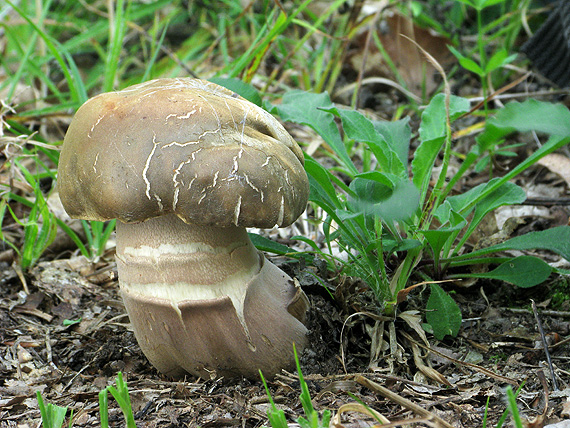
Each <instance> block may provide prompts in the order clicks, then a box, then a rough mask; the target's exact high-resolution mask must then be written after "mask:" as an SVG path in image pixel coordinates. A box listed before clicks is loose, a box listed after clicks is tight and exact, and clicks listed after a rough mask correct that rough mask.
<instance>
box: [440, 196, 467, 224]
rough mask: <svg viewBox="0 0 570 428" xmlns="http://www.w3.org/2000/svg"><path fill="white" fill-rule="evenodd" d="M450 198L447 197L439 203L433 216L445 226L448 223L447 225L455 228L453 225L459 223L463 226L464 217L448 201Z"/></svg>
mask: <svg viewBox="0 0 570 428" xmlns="http://www.w3.org/2000/svg"><path fill="white" fill-rule="evenodd" d="M448 199H450V198H447V199H446V200H445V201H444V202H443V204H441V205H440V206H439V207H437V209H436V210H435V213H434V216H435V218H437V219H438V221H439V222H440V224H441V225H442V226H446V225H447V224H449V226H448V227H452V228H455V226H458V225H461V227H464V226H465V217H463V216H462V215H461V214H459V213H457V211H455V210H454V209H453V207H452V205H451V203H450V202H449V200H448Z"/></svg>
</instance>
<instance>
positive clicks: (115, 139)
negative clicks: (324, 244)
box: [58, 78, 309, 228]
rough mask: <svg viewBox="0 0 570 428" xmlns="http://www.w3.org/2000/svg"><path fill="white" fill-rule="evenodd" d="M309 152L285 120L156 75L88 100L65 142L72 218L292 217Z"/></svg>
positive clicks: (206, 220) (62, 189)
mask: <svg viewBox="0 0 570 428" xmlns="http://www.w3.org/2000/svg"><path fill="white" fill-rule="evenodd" d="M303 163H304V161H303V153H302V151H301V149H300V148H299V146H298V145H297V143H296V142H295V141H294V140H293V138H292V137H291V136H290V135H289V134H288V133H287V131H286V130H285V129H284V128H283V126H281V124H280V123H279V122H278V121H277V120H276V119H275V118H274V117H273V116H272V115H271V114H269V113H267V112H266V111H265V110H263V109H261V108H260V107H258V106H256V105H254V104H252V103H250V102H249V101H246V100H244V99H243V98H241V97H239V96H238V95H237V94H235V93H233V92H232V91H230V90H228V89H226V88H224V87H222V86H219V85H216V84H213V83H210V82H207V81H204V80H199V79H190V78H179V79H157V80H152V81H149V82H145V83H141V84H138V85H134V86H130V87H128V88H126V89H124V90H122V91H118V92H109V93H104V94H101V95H98V96H96V97H93V98H91V99H90V100H88V101H87V102H86V103H85V104H83V106H81V108H80V109H79V110H78V111H77V113H76V114H75V116H74V118H73V120H72V122H71V124H70V126H69V129H68V131H67V134H66V136H65V139H64V142H63V148H62V152H61V156H60V161H59V170H58V188H59V193H60V198H61V201H62V203H63V205H64V207H65V209H66V211H67V212H68V214H69V215H70V216H71V217H75V218H82V219H87V220H110V219H113V218H116V219H119V220H121V221H123V222H127V223H129V222H141V221H144V220H146V219H148V218H152V217H158V216H160V215H163V214H167V213H174V214H176V215H177V216H178V217H180V218H181V219H182V220H183V221H185V222H187V223H195V224H202V225H210V226H218V227H225V226H229V225H236V226H242V227H265V228H268V227H273V226H275V225H277V226H287V225H289V224H291V223H292V222H293V221H295V219H297V217H299V215H301V213H302V212H303V211H304V210H305V206H306V204H307V199H308V196H309V184H308V180H307V175H306V173H305V170H304V169H303Z"/></svg>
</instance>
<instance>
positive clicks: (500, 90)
mask: <svg viewBox="0 0 570 428" xmlns="http://www.w3.org/2000/svg"><path fill="white" fill-rule="evenodd" d="M531 74H532V73H531V72H528V73H526V74H524V75H522V76H521V77H519V78H518V79H517V80H515V81H513V82H511V83H509V84H507V85H505V86H503V87H502V88H499V89H497V90H496V91H495V92H493V93H492V94H490V95H489V96H488V97H487V98H485V99H483V100H482V101H480V102H479V103H477V104H476V105H475V106H473V107H471V110H469V111H468V112H467V113H463V114H462V115H461V116H460V117H459V118H460V119H461V118H463V117H465V116H469V115H470V114H472V113H473V112H475V111H477V110H479V109H480V108H481V107H482V106H484V105H485V103H487V102H489V101H491V100H492V99H494V98H496V97H497V96H498V95H500V94H502V93H503V92H506V91H508V90H509V89H511V88H513V87H515V86H516V85H518V84H519V83H521V82H523V81H525V80H526V79H527V78H528V76H530V75H531Z"/></svg>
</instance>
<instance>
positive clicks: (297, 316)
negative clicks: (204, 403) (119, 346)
mask: <svg viewBox="0 0 570 428" xmlns="http://www.w3.org/2000/svg"><path fill="white" fill-rule="evenodd" d="M117 267H118V271H119V281H120V285H121V292H122V294H123V299H124V301H125V306H126V308H127V311H128V312H129V316H130V319H131V323H132V325H133V329H134V331H135V335H136V336H137V339H138V341H139V344H140V345H141V349H142V350H143V352H144V353H145V354H146V355H147V357H148V358H149V360H151V362H152V363H153V365H155V366H156V367H157V368H158V369H159V370H161V371H163V372H165V373H167V374H172V375H182V374H183V373H184V372H190V373H194V374H198V375H202V376H204V374H205V373H211V372H216V373H217V374H218V375H220V374H221V375H225V376H234V375H235V374H242V375H245V376H249V377H254V376H257V369H262V370H263V371H264V373H266V374H267V375H271V374H273V373H274V372H276V371H277V370H279V368H280V367H284V366H288V365H290V363H291V362H292V361H293V360H292V352H291V351H292V342H295V343H296V344H297V346H298V347H302V346H303V344H304V342H305V341H306V337H305V335H306V329H305V327H304V326H303V324H302V322H303V320H304V313H305V311H306V309H307V301H306V297H305V296H304V294H303V292H302V291H301V290H300V289H299V288H297V287H295V286H294V284H293V281H292V280H291V278H289V277H288V276H287V275H285V274H284V273H283V272H282V271H281V270H279V269H278V268H277V267H275V266H274V265H273V264H271V263H270V262H268V261H267V260H265V258H264V257H263V255H262V254H261V253H259V252H258V251H257V249H256V248H255V247H254V245H253V244H252V243H251V241H250V240H249V237H248V236H247V232H246V230H245V229H244V228H238V227H228V228H216V227H206V226H196V225H189V224H186V223H184V222H183V221H181V220H180V219H179V218H178V217H176V216H175V215H167V216H163V217H157V218H154V219H150V220H148V221H145V222H143V223H140V224H124V223H117Z"/></svg>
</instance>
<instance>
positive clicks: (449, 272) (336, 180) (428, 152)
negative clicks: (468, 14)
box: [270, 91, 570, 313]
mask: <svg viewBox="0 0 570 428" xmlns="http://www.w3.org/2000/svg"><path fill="white" fill-rule="evenodd" d="M270 109H271V111H272V112H274V113H277V114H278V115H280V116H281V117H282V118H283V119H284V120H288V121H292V122H297V123H302V124H305V125H308V126H310V127H311V128H313V129H314V130H315V131H316V132H317V133H318V134H319V135H320V136H321V137H322V138H323V139H324V141H325V142H326V143H327V145H328V147H329V148H330V153H331V154H330V156H331V158H332V159H333V160H334V162H335V164H336V165H335V166H334V167H333V168H330V169H326V168H324V167H323V166H322V165H321V164H320V163H318V162H317V161H315V160H314V159H312V158H310V157H308V156H307V159H306V170H307V172H308V174H309V179H310V184H311V201H312V202H313V203H314V204H315V205H316V206H318V207H319V208H320V209H322V211H323V212H324V218H323V232H324V235H325V238H326V243H327V247H328V252H326V253H325V252H323V251H321V250H320V249H319V247H318V245H317V244H316V243H314V242H312V241H311V240H309V239H307V238H306V237H296V238H297V239H299V240H303V241H305V242H307V243H308V244H309V245H311V246H312V247H313V248H314V250H315V251H316V252H318V253H320V254H321V256H323V257H325V258H326V259H327V260H328V261H329V263H330V265H331V268H333V269H334V268H335V257H333V248H332V245H333V242H336V243H337V245H338V247H339V248H340V250H341V251H342V252H343V253H344V255H345V257H346V258H347V259H348V260H347V261H342V260H340V259H336V261H337V263H340V266H341V267H342V269H343V271H344V272H346V273H349V274H352V275H356V276H359V277H361V278H363V279H364V280H365V281H366V282H367V283H368V284H369V285H370V287H371V289H372V290H373V291H374V293H375V295H376V298H377V299H378V302H379V303H380V304H381V305H382V306H383V308H384V312H385V313H392V312H393V311H394V308H395V305H396V304H397V302H398V293H399V292H401V291H402V290H403V289H404V288H405V287H406V286H407V285H408V281H409V279H410V277H411V275H412V274H413V273H417V274H419V275H420V277H423V278H424V279H441V278H444V277H447V278H462V277H463V278H465V277H469V276H475V277H481V278H493V279H500V280H503V281H507V282H511V283H513V284H516V285H518V286H521V287H529V286H532V285H536V284H538V283H540V282H542V281H544V280H545V279H546V278H547V277H548V276H549V275H550V273H551V272H553V269H552V268H551V267H550V266H549V265H548V264H546V263H545V262H543V261H542V260H540V259H538V258H535V257H530V256H522V257H519V258H509V257H497V256H493V257H490V255H491V254H494V253H496V252H498V251H502V250H506V249H514V248H516V249H521V250H528V249H531V248H545V249H549V250H552V251H555V252H557V253H558V254H560V255H562V256H563V257H565V258H567V259H570V254H569V253H568V251H567V249H566V248H564V247H565V245H564V243H565V242H567V241H565V239H566V237H568V236H569V234H570V228H568V227H563V228H558V229H553V230H546V231H543V232H534V233H531V234H528V235H524V236H521V237H517V238H513V239H511V240H509V241H506V242H504V243H502V244H499V245H495V246H492V247H489V248H485V249H480V250H477V251H473V252H471V253H469V252H463V248H464V246H465V244H466V242H467V241H468V239H469V237H470V236H471V235H472V234H473V232H474V231H475V230H476V229H477V226H478V225H479V224H480V222H481V221H482V220H483V218H484V217H485V216H486V215H487V214H488V213H490V212H492V211H493V210H495V209H496V208H498V207H500V206H503V205H509V204H517V203H520V202H522V201H524V199H525V197H526V196H525V193H524V191H523V190H522V189H521V188H520V187H519V186H517V185H516V184H514V183H512V182H511V181H510V180H512V179H513V178H514V177H516V176H517V175H518V174H520V173H521V172H522V171H524V170H525V169H527V168H528V167H530V166H531V165H533V164H534V163H536V162H537V161H538V160H539V159H540V158H541V157H543V156H545V155H546V154H548V153H551V152H552V151H554V150H556V149H558V148H560V147H562V146H564V145H566V144H567V143H568V142H569V141H570V137H568V136H569V135H570V112H568V110H567V109H566V108H565V107H564V106H561V105H554V104H548V103H543V102H539V101H535V100H529V101H526V102H523V103H516V102H514V103H510V104H508V105H507V106H506V107H505V108H503V109H501V110H500V111H498V112H497V114H496V115H495V116H494V117H493V118H490V119H489V120H488V122H487V124H486V127H485V130H484V132H483V133H482V134H481V135H480V136H479V137H478V138H477V144H475V145H474V146H473V148H472V149H471V151H470V152H469V153H468V154H467V156H466V158H465V160H464V161H463V163H462V164H461V167H460V168H459V171H458V172H457V173H456V174H455V175H454V176H453V177H451V178H450V179H449V181H447V180H446V175H447V168H448V166H449V163H450V158H451V131H450V129H451V123H452V122H453V121H454V120H456V119H457V118H459V117H460V116H462V115H464V114H466V113H467V112H468V111H469V102H468V101H467V100H466V99H463V98H459V97H455V96H445V95H444V94H439V95H437V96H435V97H434V98H433V99H432V101H431V102H430V104H429V105H428V106H427V107H426V109H425V110H424V112H423V114H422V121H421V124H420V128H419V140H420V142H419V146H418V148H417V149H416V150H415V153H414V157H413V160H412V162H411V165H408V160H407V159H408V158H407V156H408V148H409V143H410V137H411V130H410V128H409V125H408V120H407V119H402V120H399V121H396V122H375V121H370V120H368V119H367V118H366V117H364V116H363V115H362V114H361V113H359V112H357V111H352V110H343V109H340V108H337V107H335V106H334V105H333V104H332V103H331V101H330V99H329V97H328V95H327V94H311V93H306V92H301V91H293V92H290V93H287V94H286V95H285V96H284V97H283V100H282V103H281V104H279V105H275V106H270ZM335 118H338V119H340V124H341V125H342V131H343V133H344V136H345V137H344V139H343V138H342V137H341V133H340V132H339V127H338V126H337V123H335ZM532 130H535V131H537V132H541V133H545V134H550V135H551V137H550V139H549V140H548V141H547V142H546V143H545V144H544V145H543V146H542V147H540V148H539V149H538V150H537V151H536V152H534V153H533V154H532V155H530V156H529V157H528V158H527V159H526V160H524V161H523V162H521V163H520V164H519V165H517V166H516V167H514V168H513V169H512V170H510V171H508V172H507V173H506V174H505V175H504V176H502V177H498V178H493V179H491V180H489V181H488V182H486V183H483V184H481V185H479V186H477V187H475V188H472V189H470V190H468V191H466V192H464V193H462V194H458V195H453V196H451V195H450V192H451V189H452V188H454V186H455V184H456V183H457V182H458V181H459V180H460V179H461V178H462V177H463V176H464V175H465V173H466V172H467V171H469V170H470V169H471V168H472V167H473V166H474V165H475V163H476V162H477V161H478V160H479V159H480V158H481V157H482V156H484V155H485V153H486V152H487V151H488V149H489V147H492V146H493V145H495V144H496V143H497V141H500V140H502V139H504V138H505V137H506V136H507V135H508V134H510V133H512V132H515V131H518V132H528V131H532ZM356 156H358V157H360V163H361V165H362V166H357V164H356V163H355V162H354V161H353V158H354V157H356ZM438 157H441V159H442V161H441V162H442V163H441V173H440V175H439V178H438V179H437V181H436V183H435V185H434V186H433V187H432V186H431V185H430V181H431V179H432V169H433V168H434V166H435V161H436V159H437V158H438ZM409 167H411V172H412V178H411V180H410V179H409V178H408V168H409ZM430 253H431V255H432V256H433V258H432V260H431V261H430V262H428V261H427V260H426V255H427V254H430ZM420 262H421V263H420ZM475 264H495V265H499V266H498V267H497V268H496V269H495V270H491V271H490V272H486V273H480V274H474V273H468V272H466V271H464V270H460V271H459V272H458V269H460V268H462V267H463V266H465V265H475ZM429 265H431V269H430V268H429Z"/></svg>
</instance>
